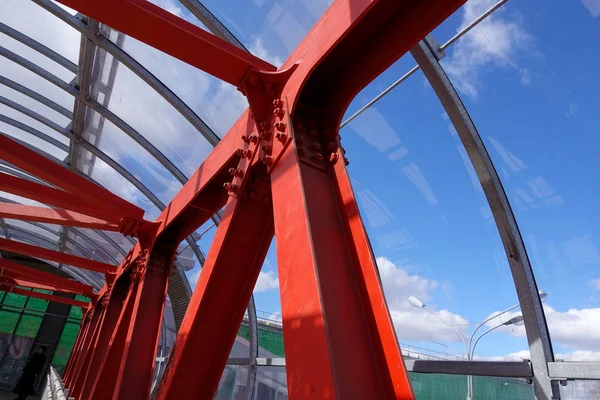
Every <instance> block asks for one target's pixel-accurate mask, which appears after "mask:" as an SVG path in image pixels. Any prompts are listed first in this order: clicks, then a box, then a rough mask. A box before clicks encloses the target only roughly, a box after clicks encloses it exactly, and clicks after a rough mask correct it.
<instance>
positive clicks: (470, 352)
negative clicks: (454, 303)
mask: <svg viewBox="0 0 600 400" xmlns="http://www.w3.org/2000/svg"><path fill="white" fill-rule="evenodd" d="M539 293H540V299H541V300H542V301H543V300H544V299H545V298H546V297H547V296H548V294H547V293H545V292H542V291H540V292H539ZM408 302H409V303H410V305H411V306H413V307H416V308H420V309H423V310H425V311H427V312H428V313H429V314H431V315H433V316H434V317H435V318H437V319H438V320H440V321H441V322H442V323H443V324H444V325H446V326H447V327H449V328H450V329H452V330H453V331H454V332H456V334H457V335H458V336H459V337H460V339H461V340H462V342H463V344H464V345H465V350H466V356H467V361H471V360H472V359H473V356H474V354H475V347H476V346H477V343H478V342H479V339H481V338H482V337H484V336H485V335H487V334H488V333H490V332H491V331H493V330H495V329H497V328H500V327H501V326H509V325H518V324H520V323H521V322H522V321H523V316H522V315H518V316H516V317H514V318H511V319H509V320H508V321H506V322H503V323H501V324H500V325H497V326H494V327H492V328H490V329H488V330H487V331H485V332H483V333H482V334H481V335H479V336H478V337H477V339H475V343H473V338H474V337H475V334H476V333H477V331H478V330H479V328H481V327H482V326H483V325H485V324H486V323H488V322H489V321H491V320H492V319H494V318H498V317H499V316H501V315H503V314H506V313H507V312H509V311H512V310H514V309H515V308H517V307H519V304H516V305H514V306H512V307H509V308H507V309H506V310H504V311H502V312H500V313H498V314H496V315H494V316H491V317H489V318H488V319H486V320H485V321H483V322H482V323H480V324H479V325H477V327H476V328H475V330H474V331H473V333H472V334H471V337H470V338H469V341H468V342H467V340H466V338H465V336H464V335H463V334H462V333H460V331H458V330H457V329H456V328H455V327H454V326H452V324H450V323H448V322H446V321H444V320H443V319H442V318H440V317H439V316H438V315H437V314H435V313H434V312H433V311H431V310H430V309H428V308H427V306H426V305H425V303H423V302H422V301H421V300H419V299H418V298H416V297H414V296H410V297H409V298H408ZM472 398H473V377H472V376H471V375H467V400H472Z"/></svg>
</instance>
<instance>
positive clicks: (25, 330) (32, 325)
mask: <svg viewBox="0 0 600 400" xmlns="http://www.w3.org/2000/svg"><path fill="white" fill-rule="evenodd" d="M41 323H42V318H41V317H34V316H31V315H22V316H21V321H20V322H19V326H17V330H16V331H15V335H16V336H24V337H29V338H35V335H37V332H38V329H40V325H41Z"/></svg>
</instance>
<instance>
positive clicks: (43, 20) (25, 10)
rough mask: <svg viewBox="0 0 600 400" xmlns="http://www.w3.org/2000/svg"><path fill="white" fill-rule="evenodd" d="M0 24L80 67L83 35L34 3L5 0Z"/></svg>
mask: <svg viewBox="0 0 600 400" xmlns="http://www.w3.org/2000/svg"><path fill="white" fill-rule="evenodd" d="M0 21H2V22H3V23H5V24H7V25H9V26H10V27H12V28H13V29H16V30H18V31H19V32H21V33H23V34H25V35H27V36H29V37H30V38H32V39H34V40H36V41H38V42H40V43H41V44H43V45H45V46H47V47H48V48H50V49H52V50H54V51H55V52H57V53H58V54H60V55H62V56H63V57H66V58H67V59H68V60H70V61H71V62H73V63H75V64H77V60H78V59H79V38H80V37H81V35H80V34H79V33H78V32H77V31H76V30H75V29H73V28H71V27H70V26H68V25H67V24H65V23H63V22H62V21H60V20H59V19H58V18H56V17H55V16H54V15H52V14H50V13H49V12H47V11H45V10H43V9H42V8H40V7H39V6H37V5H36V4H35V3H33V2H32V1H21V0H3V2H2V15H1V16H0Z"/></svg>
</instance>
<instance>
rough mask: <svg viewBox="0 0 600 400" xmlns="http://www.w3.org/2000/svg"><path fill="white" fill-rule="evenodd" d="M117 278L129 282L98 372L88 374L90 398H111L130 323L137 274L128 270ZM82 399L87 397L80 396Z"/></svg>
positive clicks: (92, 399)
mask: <svg viewBox="0 0 600 400" xmlns="http://www.w3.org/2000/svg"><path fill="white" fill-rule="evenodd" d="M119 279H126V280H130V283H129V285H128V287H127V290H126V296H125V301H124V304H123V307H122V310H121V313H120V314H119V318H118V321H117V324H116V326H115V329H114V330H113V332H112V335H111V338H110V342H109V343H108V348H107V350H106V352H105V353H104V357H103V359H102V362H101V364H100V367H99V369H98V373H97V375H96V376H90V379H93V385H92V389H91V390H90V395H89V399H90V400H110V399H112V397H113V393H114V390H115V383H116V382H117V378H118V375H119V364H120V362H121V356H122V354H123V349H124V348H125V340H126V338H127V332H128V330H129V324H130V323H131V316H132V312H133V305H134V303H135V296H136V292H137V286H138V282H137V280H138V279H139V276H138V275H137V274H131V272H129V273H127V275H125V276H122V277H121V278H119ZM135 398H136V397H134V399H135ZM82 400H88V399H84V398H82Z"/></svg>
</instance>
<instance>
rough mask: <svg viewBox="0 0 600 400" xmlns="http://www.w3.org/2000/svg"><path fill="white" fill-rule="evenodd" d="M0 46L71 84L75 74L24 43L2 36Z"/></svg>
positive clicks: (0, 36)
mask: <svg viewBox="0 0 600 400" xmlns="http://www.w3.org/2000/svg"><path fill="white" fill-rule="evenodd" d="M0 46H2V47H4V48H6V49H8V50H9V51H12V52H13V53H15V54H18V55H19V56H21V57H24V58H26V59H27V60H28V61H30V62H32V63H34V64H35V65H37V66H38V67H41V68H43V69H45V70H46V71H48V72H50V73H51V74H52V75H55V76H57V77H58V78H60V79H62V80H63V81H65V82H70V81H71V80H72V79H73V78H74V77H75V74H74V73H73V72H71V71H69V70H68V69H66V68H65V67H63V66H62V65H60V64H58V63H56V62H54V61H53V60H51V59H49V58H48V57H46V56H44V55H43V54H41V53H39V52H38V51H36V50H34V49H32V48H31V47H29V46H26V45H24V44H23V43H21V42H19V41H17V40H15V39H13V38H11V37H8V36H6V35H0Z"/></svg>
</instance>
